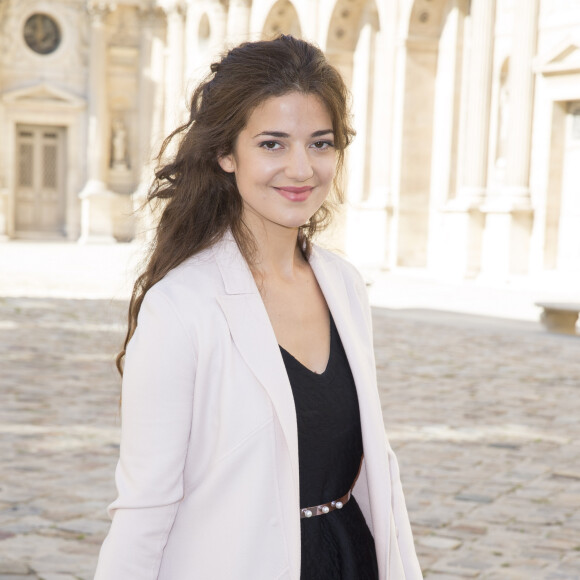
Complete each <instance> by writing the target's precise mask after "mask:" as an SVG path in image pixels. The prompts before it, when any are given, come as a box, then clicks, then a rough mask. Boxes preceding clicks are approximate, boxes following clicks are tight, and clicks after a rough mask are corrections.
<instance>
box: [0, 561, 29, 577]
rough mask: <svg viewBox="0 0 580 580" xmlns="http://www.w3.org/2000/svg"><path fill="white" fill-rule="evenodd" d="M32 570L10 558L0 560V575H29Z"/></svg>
mask: <svg viewBox="0 0 580 580" xmlns="http://www.w3.org/2000/svg"><path fill="white" fill-rule="evenodd" d="M29 573H30V568H29V567H28V566H27V565H26V564H24V563H23V562H17V561H16V560H12V559H10V558H2V559H1V560H0V575H1V574H20V575H22V574H24V575H26V574H29Z"/></svg>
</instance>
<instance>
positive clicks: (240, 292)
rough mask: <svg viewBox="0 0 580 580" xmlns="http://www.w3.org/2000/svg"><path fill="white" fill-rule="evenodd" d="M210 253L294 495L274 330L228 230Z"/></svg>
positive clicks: (292, 431)
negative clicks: (278, 438) (271, 413)
mask: <svg viewBox="0 0 580 580" xmlns="http://www.w3.org/2000/svg"><path fill="white" fill-rule="evenodd" d="M214 256H215V258H216V261H217V264H218V267H219V269H220V272H221V275H222V278H223V280H224V285H225V290H226V294H224V295H222V296H218V298H217V300H218V302H219V304H220V306H221V308H222V311H223V312H224V315H225V317H226V320H227V323H228V326H229V329H230V332H231V335H232V338H233V341H234V343H235V345H236V348H237V349H238V351H239V352H240V354H241V356H242V357H243V359H244V360H245V361H246V364H247V365H248V367H249V368H250V369H251V370H252V372H253V373H254V375H255V377H256V378H257V379H258V381H259V382H260V383H261V384H262V386H263V387H264V389H265V390H266V392H267V394H268V396H269V397H270V400H271V401H272V405H273V407H274V410H275V412H276V415H277V417H278V420H279V423H280V426H281V429H282V432H283V433H284V438H285V440H286V444H287V446H288V452H289V457H290V461H291V469H292V474H293V479H294V481H293V484H294V489H295V491H296V494H298V490H299V480H298V434H297V427H296V410H295V406H294V398H293V395H292V388H291V386H290V381H289V379H288V374H287V373H286V368H285V367H284V361H283V359H282V355H281V353H280V348H279V346H278V342H277V340H276V336H275V334H274V330H273V328H272V325H271V323H270V319H269V318H268V313H267V312H266V308H265V306H264V303H263V301H262V297H261V296H260V293H259V291H258V288H257V287H256V284H255V282H254V278H253V276H252V273H251V272H250V269H249V268H248V265H247V264H246V261H245V260H244V258H243V257H242V255H241V253H240V251H239V249H238V246H237V244H236V242H235V240H234V239H233V236H232V235H231V233H230V234H227V235H226V236H224V238H223V239H222V240H221V241H220V242H218V244H216V245H215V246H214ZM296 501H299V498H298V497H297V498H296Z"/></svg>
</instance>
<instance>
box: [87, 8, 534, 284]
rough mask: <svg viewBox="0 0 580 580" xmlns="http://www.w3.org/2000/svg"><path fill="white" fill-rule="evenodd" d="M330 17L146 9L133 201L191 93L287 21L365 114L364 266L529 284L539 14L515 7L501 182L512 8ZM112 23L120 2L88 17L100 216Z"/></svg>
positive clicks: (360, 201) (358, 153) (361, 177)
mask: <svg viewBox="0 0 580 580" xmlns="http://www.w3.org/2000/svg"><path fill="white" fill-rule="evenodd" d="M264 4H267V5H268V6H269V10H270V14H268V13H267V10H266V11H265V8H264ZM327 4H328V3H327ZM327 4H324V6H325V8H324V10H326V11H327V13H328V14H326V15H325V16H321V14H322V13H323V9H322V8H321V7H322V6H323V4H322V3H319V2H316V3H314V2H313V3H311V4H308V6H312V11H311V13H310V12H308V10H307V9H306V8H305V6H306V5H307V4H305V3H304V2H301V1H300V0H295V2H294V3H291V2H286V3H284V2H280V1H279V2H276V3H273V1H272V2H264V3H262V2H257V1H256V0H253V1H252V0H229V2H227V3H224V2H221V1H219V0H200V1H199V2H193V1H191V0H189V1H187V0H157V1H156V2H153V1H152V2H150V3H149V4H148V5H147V6H148V7H145V8H140V10H139V14H140V26H141V31H140V35H141V45H140V48H139V52H140V59H141V60H140V64H139V95H138V97H137V101H138V116H139V123H140V125H139V141H138V143H139V151H138V153H137V156H136V163H137V164H138V166H139V167H142V168H143V169H142V170H141V171H140V175H139V178H138V181H139V186H138V187H137V188H136V190H137V193H136V195H135V199H136V200H141V201H142V200H143V199H144V194H145V191H146V189H147V186H148V184H149V183H150V182H151V177H152V170H151V165H150V164H149V163H148V160H149V158H150V155H151V152H152V151H154V150H156V149H157V148H158V146H159V144H160V141H161V138H162V136H164V135H167V134H168V133H169V132H170V131H171V130H172V129H173V128H175V127H176V126H177V124H178V122H179V121H180V120H181V119H182V118H183V114H184V112H185V111H184V106H185V102H186V101H185V99H186V95H185V93H186V92H187V90H188V89H190V88H191V85H189V86H188V85H187V83H188V82H189V81H190V79H191V77H192V76H195V75H196V74H198V73H201V71H202V70H204V71H205V70H206V69H207V64H208V62H209V59H210V58H213V57H214V56H215V54H216V53H217V52H219V51H220V50H222V49H223V47H224V46H225V45H226V44H227V45H234V44H237V43H239V42H241V41H244V40H248V39H256V38H259V37H260V35H261V34H262V33H263V31H262V32H261V31H260V30H256V27H257V24H256V23H261V24H259V25H261V26H262V27H264V26H266V24H267V23H268V22H270V21H272V18H274V17H275V18H278V19H279V20H280V22H281V23H282V24H281V26H282V28H283V27H284V26H287V27H289V28H290V27H292V29H300V30H304V29H307V30H310V31H311V32H312V34H314V37H312V35H311V36H310V37H309V39H310V40H314V41H315V42H317V43H318V44H319V45H320V46H321V47H322V48H323V49H324V50H325V51H326V53H327V55H328V57H329V59H330V60H331V62H333V64H335V65H336V66H337V67H338V68H339V69H340V70H341V72H343V74H344V77H345V79H346V80H347V82H348V83H349V84H352V89H353V93H354V96H355V99H357V100H356V102H355V113H357V119H356V122H358V123H359V125H358V132H359V135H358V138H359V141H360V142H359V143H356V144H355V145H354V147H353V149H352V153H351V155H350V162H351V163H352V165H351V169H350V170H349V177H350V181H351V184H350V185H351V189H350V191H349V207H348V209H347V212H346V219H345V220H343V221H342V222H341V223H342V224H343V226H344V228H345V229H346V235H345V236H343V242H344V243H345V245H346V250H347V251H348V252H349V253H351V254H354V255H353V257H354V258H355V260H356V261H359V262H361V261H364V260H365V258H366V259H367V261H368V262H369V263H370V265H374V266H381V267H384V266H386V267H389V268H397V267H401V266H402V267H418V268H432V269H434V270H437V271H438V272H441V273H444V274H449V275H452V276H459V277H465V276H468V277H469V276H487V275H489V276H492V277H496V278H497V277H499V278H502V277H503V278H505V277H506V276H509V275H511V274H514V273H515V274H525V273H526V272H527V271H528V269H529V264H530V252H531V246H530V240H531V237H532V234H533V231H535V230H534V228H536V230H537V229H538V228H539V227H541V226H539V225H538V224H537V223H536V224H534V211H535V210H534V203H533V195H532V193H531V191H530V168H531V152H532V121H533V114H534V98H535V97H534V90H535V86H536V75H535V73H534V71H533V70H532V65H533V62H534V59H535V57H536V52H537V38H538V15H539V4H540V0H515V1H514V5H513V13H514V15H517V17H514V18H513V30H512V33H511V34H512V41H511V42H512V44H511V50H510V52H509V78H508V86H507V91H508V93H509V101H510V102H511V103H512V106H511V107H510V108H509V115H508V114H507V112H506V114H505V118H506V122H507V137H506V140H505V144H504V145H505V155H504V157H505V171H503V172H502V175H501V179H500V178H497V179H496V178H495V177H494V179H490V173H491V172H492V170H493V164H494V162H495V158H494V154H493V152H492V151H491V148H492V147H494V146H495V145H494V142H493V139H491V138H490V132H491V131H494V130H495V129H494V123H495V125H497V122H495V120H494V119H495V117H494V115H496V109H497V103H495V101H494V99H496V97H494V95H495V94H496V93H494V91H496V88H494V87H497V83H498V78H497V69H498V67H497V59H496V47H495V46H494V44H495V42H496V32H497V31H496V25H497V20H496V18H497V15H498V10H499V8H498V7H499V6H500V5H503V4H502V0H471V2H468V1H467V0H437V1H435V2H426V1H425V0H402V1H401V2H397V3H391V2H389V3H387V2H382V1H381V0H351V1H349V2H345V1H343V0H337V1H336V3H335V5H334V7H330V8H329V6H328V5H327ZM113 9H114V5H113V4H112V3H109V2H106V1H96V0H94V1H91V2H90V3H89V16H90V23H91V44H90V61H91V65H90V67H89V70H90V83H89V142H90V143H91V146H90V147H89V150H88V159H87V177H88V180H87V186H86V187H85V189H84V190H83V192H82V193H81V199H82V200H83V204H85V200H90V201H91V202H92V201H95V200H96V202H97V203H94V204H93V206H94V208H96V212H97V214H99V212H101V213H102V211H104V207H105V205H106V203H107V202H106V199H107V191H106V186H105V184H106V180H107V178H106V172H107V163H106V148H107V145H106V144H107V142H108V139H109V137H110V129H109V127H110V123H109V120H108V118H107V117H108V113H107V106H106V91H103V90H102V87H104V86H106V82H107V81H106V58H107V55H106V46H105V33H104V25H103V21H104V18H106V15H107V14H108V13H110V11H111V10H113ZM274 9H276V11H277V12H276V13H275V14H274V12H273V11H274ZM284 10H286V16H284ZM288 11H289V12H288ZM271 14H274V16H271ZM280 14H281V15H282V16H279V15H280ZM288 15H290V16H288ZM285 18H286V20H285ZM288 18H290V20H291V21H290V20H288ZM325 18H326V19H328V21H326V20H325ZM276 22H278V20H276ZM321 22H322V23H323V22H327V24H321ZM277 26H278V25H277ZM349 26H350V27H351V28H349ZM280 32H289V30H285V29H281V30H280ZM506 66H507V65H506ZM363 101H364V102H363ZM494 103H495V104H494ZM379 143H380V144H381V146H380V147H379V146H378V145H379ZM504 145H502V146H504ZM502 155H503V154H502ZM496 173H497V172H496ZM494 175H495V174H494ZM99 204H100V205H99ZM99 208H101V209H99ZM85 214H86V215H85ZM85 214H83V215H84V217H83V236H84V237H85V238H87V237H91V236H94V235H96V236H97V237H99V236H100V237H101V238H103V239H104V238H106V236H107V235H108V234H107V232H106V231H105V230H106V228H104V229H103V228H101V230H99V229H98V227H97V225H98V223H100V222H99V219H95V220H92V219H91V212H90V211H88V210H87V211H86V212H85ZM97 217H98V216H97ZM369 238H371V239H370V240H369ZM369 241H370V243H369ZM536 261H537V260H536Z"/></svg>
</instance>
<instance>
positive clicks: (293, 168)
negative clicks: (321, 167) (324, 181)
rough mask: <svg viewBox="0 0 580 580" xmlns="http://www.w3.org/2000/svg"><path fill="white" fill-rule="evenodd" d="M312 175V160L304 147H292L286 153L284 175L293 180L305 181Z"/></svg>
mask: <svg viewBox="0 0 580 580" xmlns="http://www.w3.org/2000/svg"><path fill="white" fill-rule="evenodd" d="M313 175H314V168H313V166H312V160H311V159H310V156H309V154H308V150H307V149H305V148H304V147H293V148H292V150H291V151H290V154H289V155H288V164H287V166H286V176H287V177H288V178H289V179H294V180H295V181H307V180H308V179H310V178H311V177H312V176H313Z"/></svg>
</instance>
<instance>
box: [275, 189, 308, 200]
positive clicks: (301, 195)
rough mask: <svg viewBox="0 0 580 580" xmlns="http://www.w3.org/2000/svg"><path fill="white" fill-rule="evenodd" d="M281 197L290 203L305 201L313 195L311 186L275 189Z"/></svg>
mask: <svg viewBox="0 0 580 580" xmlns="http://www.w3.org/2000/svg"><path fill="white" fill-rule="evenodd" d="M274 189H275V190H276V191H277V192H278V193H279V194H280V195H282V196H283V197H285V198H286V199H289V200H290V201H304V200H306V199H308V197H309V196H310V194H311V193H312V187H311V186H305V187H291V186H289V185H287V186H284V187H275V188H274Z"/></svg>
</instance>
